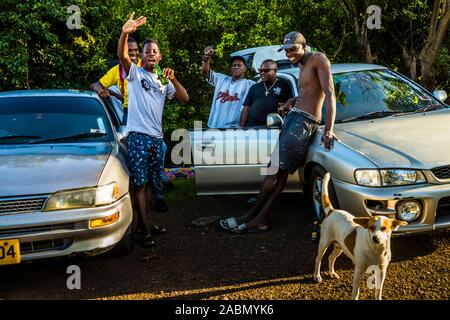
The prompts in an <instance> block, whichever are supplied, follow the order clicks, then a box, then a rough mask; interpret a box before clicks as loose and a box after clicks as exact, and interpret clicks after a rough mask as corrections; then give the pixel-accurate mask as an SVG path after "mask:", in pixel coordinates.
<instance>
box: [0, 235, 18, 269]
mask: <svg viewBox="0 0 450 320" xmlns="http://www.w3.org/2000/svg"><path fill="white" fill-rule="evenodd" d="M16 263H20V244H19V240H17V239H3V240H0V265H2V264H16Z"/></svg>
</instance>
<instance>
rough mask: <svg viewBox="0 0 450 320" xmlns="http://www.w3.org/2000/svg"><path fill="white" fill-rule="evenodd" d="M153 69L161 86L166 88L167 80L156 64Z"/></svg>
mask: <svg viewBox="0 0 450 320" xmlns="http://www.w3.org/2000/svg"><path fill="white" fill-rule="evenodd" d="M154 67H155V68H156V75H157V76H158V79H159V80H160V81H161V83H162V85H163V86H166V85H167V84H168V83H169V80H167V78H166V77H165V76H164V74H163V72H162V69H161V67H160V66H159V64H157V63H155V65H154Z"/></svg>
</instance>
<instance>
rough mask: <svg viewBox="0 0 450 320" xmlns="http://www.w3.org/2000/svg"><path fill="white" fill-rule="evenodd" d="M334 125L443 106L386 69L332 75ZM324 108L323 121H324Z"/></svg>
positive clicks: (419, 88) (430, 109)
mask: <svg viewBox="0 0 450 320" xmlns="http://www.w3.org/2000/svg"><path fill="white" fill-rule="evenodd" d="M334 87H335V92H336V123H340V122H350V121H357V120H365V119H373V118H381V117H386V116H391V115H394V114H400V113H408V112H414V111H425V112H426V111H432V110H436V109H439V108H445V106H444V105H443V104H442V103H440V102H439V100H438V99H436V98H435V97H433V96H432V95H431V94H429V93H428V92H427V91H425V90H424V89H422V88H421V87H419V86H418V85H415V84H413V83H412V82H409V81H407V80H405V79H404V78H402V77H400V76H399V75H397V74H396V73H394V72H392V71H389V70H369V71H357V72H347V73H340V74H335V75H334ZM325 114H326V113H325V106H324V109H323V113H322V122H323V123H324V122H325Z"/></svg>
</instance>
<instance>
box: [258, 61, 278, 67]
mask: <svg viewBox="0 0 450 320" xmlns="http://www.w3.org/2000/svg"><path fill="white" fill-rule="evenodd" d="M267 62H268V63H270V64H273V65H275V68H277V69H278V64H277V62H276V61H275V60H272V59H266V60H264V61H263V62H261V64H263V63H267Z"/></svg>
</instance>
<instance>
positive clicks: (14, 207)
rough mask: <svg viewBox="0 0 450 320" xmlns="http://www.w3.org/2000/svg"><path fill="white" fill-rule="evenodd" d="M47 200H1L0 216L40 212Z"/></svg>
mask: <svg viewBox="0 0 450 320" xmlns="http://www.w3.org/2000/svg"><path fill="white" fill-rule="evenodd" d="M45 200H47V197H45V198H28V199H17V200H14V199H7V200H1V199H0V215H2V214H10V213H20V212H33V211H40V210H42V207H43V206H44V203H45Z"/></svg>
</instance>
